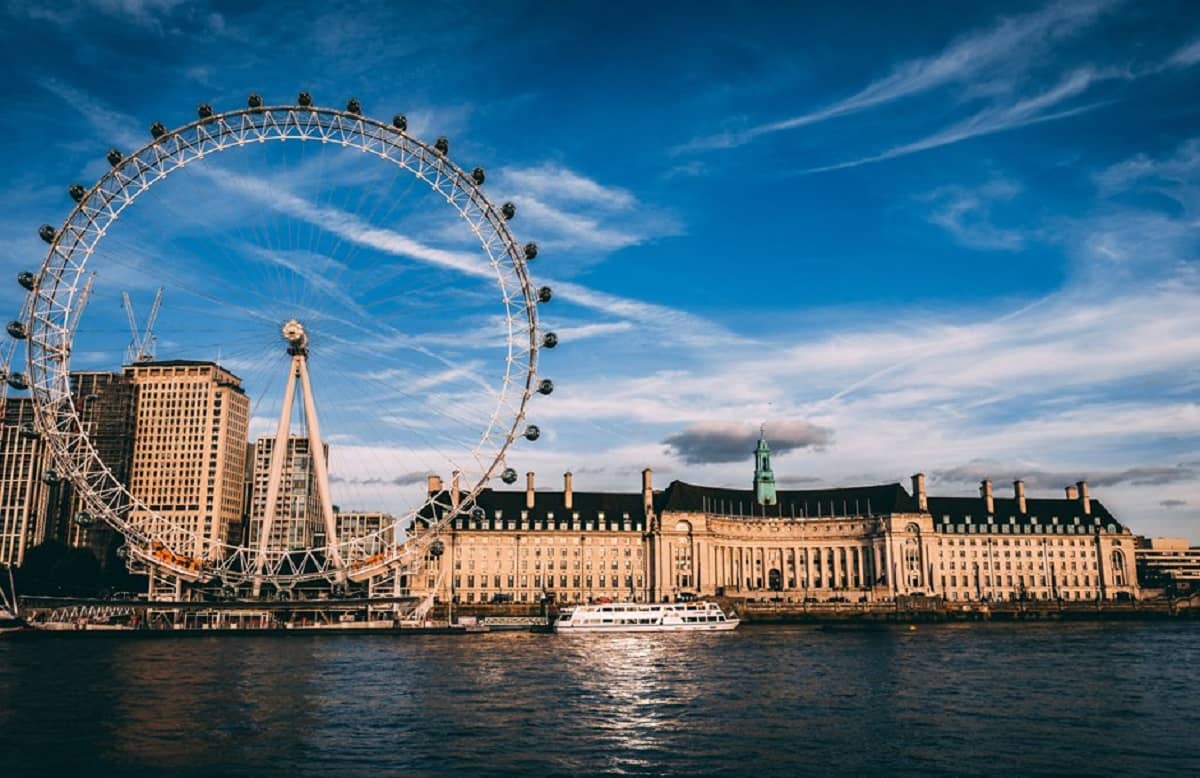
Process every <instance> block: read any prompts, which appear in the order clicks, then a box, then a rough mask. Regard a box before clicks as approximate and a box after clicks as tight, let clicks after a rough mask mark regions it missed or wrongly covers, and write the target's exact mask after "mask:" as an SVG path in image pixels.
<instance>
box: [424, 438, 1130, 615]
mask: <svg viewBox="0 0 1200 778" xmlns="http://www.w3.org/2000/svg"><path fill="white" fill-rule="evenodd" d="M754 454H755V473H754V480H753V488H752V489H745V490H739V489H721V488H713V487H707V486H696V485H693V484H688V483H684V482H682V481H673V482H671V483H670V484H669V485H668V486H667V487H666V488H665V489H661V490H656V489H655V488H654V485H653V481H652V478H653V474H652V473H651V471H650V470H645V471H643V473H642V484H641V490H640V491H638V492H629V493H604V492H579V491H575V489H574V484H573V477H572V475H571V474H570V473H567V474H565V476H564V479H563V488H562V490H561V491H538V490H536V489H535V488H534V486H535V484H534V474H533V473H529V474H528V475H527V483H526V488H525V490H524V491H495V490H492V489H484V490H482V491H481V492H480V493H479V495H478V496H477V497H476V500H475V503H474V504H473V505H467V506H464V509H463V510H462V511H461V512H460V514H459V515H458V516H456V517H455V518H454V519H453V520H452V521H451V522H450V523H449V525H448V526H447V528H446V529H444V530H443V535H442V539H443V541H444V543H443V546H444V551H443V554H442V555H441V557H439V558H431V559H429V560H428V562H429V567H428V569H427V571H426V573H425V574H422V575H418V576H416V577H415V578H416V580H414V581H413V582H412V584H413V589H414V593H417V592H421V591H425V592H427V591H428V590H429V589H431V588H436V589H437V590H438V592H437V593H438V596H439V599H441V600H443V601H451V600H453V601H456V602H459V603H485V602H517V603H521V602H524V603H532V602H537V601H539V600H541V599H542V598H543V597H552V598H553V599H555V600H557V601H560V602H588V601H593V600H596V599H599V598H608V599H612V600H625V599H633V600H638V601H648V600H649V601H662V600H670V601H674V600H676V599H678V598H680V597H681V596H682V597H684V598H687V597H691V596H712V595H725V596H731V597H751V598H781V599H782V600H783V601H791V602H853V603H859V602H878V601H888V600H892V599H894V598H896V597H897V596H901V595H906V596H922V595H924V596H929V597H940V598H944V599H945V600H946V601H949V602H955V601H959V602H964V603H965V602H988V601H997V600H1019V599H1035V600H1059V599H1061V600H1071V601H1078V600H1095V599H1104V600H1117V599H1128V598H1134V597H1136V595H1137V580H1136V577H1135V567H1134V536H1133V535H1132V533H1131V532H1130V531H1129V529H1127V528H1126V527H1124V526H1123V525H1121V524H1120V523H1119V522H1118V521H1117V520H1116V519H1115V518H1114V517H1113V516H1112V514H1111V513H1109V511H1108V510H1107V509H1106V508H1105V507H1104V506H1103V505H1102V504H1101V503H1100V502H1099V501H1098V500H1095V499H1092V498H1091V495H1090V494H1089V491H1088V485H1087V483H1086V482H1085V481H1080V482H1079V483H1077V484H1075V485H1074V486H1069V487H1066V490H1065V495H1064V497H1062V498H1058V499H1043V498H1033V497H1027V496H1026V495H1025V487H1024V483H1023V482H1021V481H1016V482H1015V483H1013V485H1012V493H1011V496H1007V497H999V496H997V495H996V494H995V493H994V492H993V488H992V483H991V481H983V482H982V483H981V485H980V490H979V496H978V497H934V496H928V495H927V494H926V491H925V476H924V475H922V474H917V475H914V476H913V477H912V487H911V491H907V490H905V488H904V487H903V486H901V485H900V484H898V483H892V484H881V485H873V486H859V487H849V488H842V489H818V490H799V491H787V490H777V489H776V488H775V479H774V475H773V473H772V470H771V463H770V450H769V447H768V445H767V442H766V440H765V439H760V440H759V441H758V446H757V448H756V450H755V452H754ZM429 489H430V491H431V492H432V493H437V492H441V491H443V490H444V487H443V485H442V481H441V479H440V478H438V477H436V476H431V477H430V479H429Z"/></svg>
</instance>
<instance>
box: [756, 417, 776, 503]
mask: <svg viewBox="0 0 1200 778" xmlns="http://www.w3.org/2000/svg"><path fill="white" fill-rule="evenodd" d="M754 499H755V501H756V502H758V504H759V505H775V504H776V502H777V501H776V498H775V473H773V472H771V448H770V447H769V446H768V445H767V425H765V424H764V425H763V426H762V427H761V428H760V429H759V435H758V446H757V447H756V448H755V449H754Z"/></svg>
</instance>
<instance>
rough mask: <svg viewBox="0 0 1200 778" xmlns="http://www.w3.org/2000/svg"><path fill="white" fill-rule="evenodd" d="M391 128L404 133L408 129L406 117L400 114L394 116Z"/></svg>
mask: <svg viewBox="0 0 1200 778" xmlns="http://www.w3.org/2000/svg"><path fill="white" fill-rule="evenodd" d="M392 126H393V127H395V128H396V129H397V130H400V132H404V131H405V130H407V129H408V117H407V116H405V115H404V114H402V113H398V114H396V115H395V116H393V117H392Z"/></svg>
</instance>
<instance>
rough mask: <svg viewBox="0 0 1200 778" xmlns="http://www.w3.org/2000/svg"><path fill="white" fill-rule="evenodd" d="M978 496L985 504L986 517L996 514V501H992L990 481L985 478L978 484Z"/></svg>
mask: <svg viewBox="0 0 1200 778" xmlns="http://www.w3.org/2000/svg"><path fill="white" fill-rule="evenodd" d="M979 496H980V497H982V498H983V501H984V502H985V503H986V504H987V512H988V515H989V516H991V515H992V514H993V513H995V512H996V501H995V500H993V499H992V479H990V478H985V479H983V480H982V481H980V482H979Z"/></svg>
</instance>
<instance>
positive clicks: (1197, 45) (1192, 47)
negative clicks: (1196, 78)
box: [1167, 38, 1200, 68]
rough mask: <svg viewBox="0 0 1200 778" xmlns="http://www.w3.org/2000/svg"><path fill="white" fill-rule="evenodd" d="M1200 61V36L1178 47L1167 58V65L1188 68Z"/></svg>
mask: <svg viewBox="0 0 1200 778" xmlns="http://www.w3.org/2000/svg"><path fill="white" fill-rule="evenodd" d="M1197 62H1200V38H1197V39H1196V40H1194V41H1192V42H1191V43H1188V44H1187V45H1185V46H1183V47H1181V48H1180V49H1178V50H1177V51H1176V52H1175V53H1174V54H1172V55H1171V57H1170V59H1168V60H1167V65H1168V66H1170V67H1176V68H1186V67H1191V66H1192V65H1195V64H1196V63H1197Z"/></svg>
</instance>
